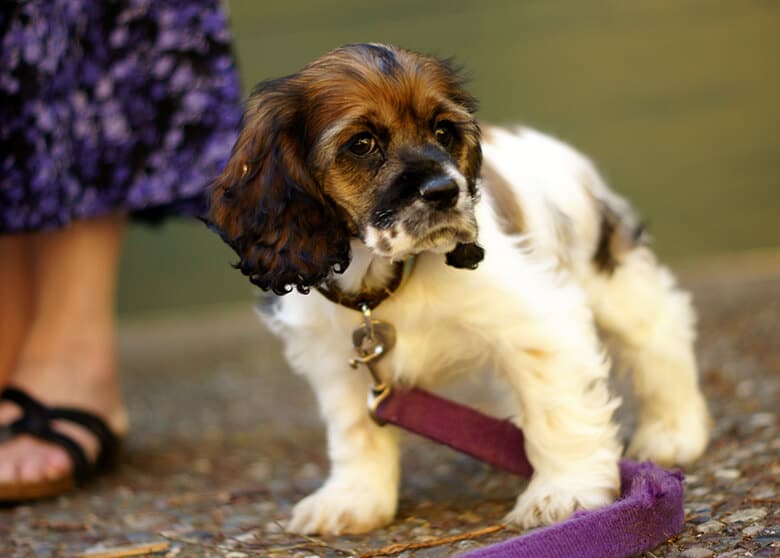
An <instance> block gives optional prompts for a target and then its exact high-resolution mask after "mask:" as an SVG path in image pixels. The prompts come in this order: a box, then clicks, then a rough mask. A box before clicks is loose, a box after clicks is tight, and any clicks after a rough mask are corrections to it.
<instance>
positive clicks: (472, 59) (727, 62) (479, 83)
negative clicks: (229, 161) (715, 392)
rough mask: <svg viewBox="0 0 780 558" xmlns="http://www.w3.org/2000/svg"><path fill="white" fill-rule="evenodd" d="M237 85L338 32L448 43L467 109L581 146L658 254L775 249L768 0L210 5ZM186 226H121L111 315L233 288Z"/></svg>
mask: <svg viewBox="0 0 780 558" xmlns="http://www.w3.org/2000/svg"><path fill="white" fill-rule="evenodd" d="M228 6H229V9H230V16H231V21H232V26H233V33H234V36H235V46H236V52H237V56H238V62H239V65H240V68H241V74H242V79H243V85H244V90H245V91H247V90H249V89H250V88H251V86H252V85H253V84H254V83H256V82H257V81H260V80H261V79H265V78H268V77H275V76H279V75H283V74H288V73H291V72H293V71H295V70H297V69H298V68H300V67H301V66H303V65H304V64H305V63H306V62H308V61H309V60H311V59H313V58H316V57H317V56H319V55H321V54H323V53H324V52H326V51H328V50H330V49H331V48H334V47H336V46H339V45H341V44H344V43H348V42H357V41H379V42H389V43H394V44H397V45H400V46H404V47H407V48H411V49H414V50H420V51H424V52H428V53H433V54H437V55H440V56H443V57H450V56H452V57H455V59H456V60H457V61H458V62H459V63H461V64H462V65H463V66H465V67H466V68H467V70H468V73H469V75H470V76H471V86H470V89H471V91H472V92H473V93H475V94H476V95H477V97H479V99H480V101H481V108H480V113H479V114H480V117H481V118H482V119H483V120H486V121H490V122H495V123H502V122H522V123H525V124H528V125H531V126H534V127H538V128H541V129H543V130H545V131H547V132H550V133H552V134H554V135H556V136H558V137H560V138H562V139H565V140H566V141H569V142H570V143H573V144H574V145H575V146H577V147H578V148H580V149H581V150H583V151H585V152H586V153H587V154H588V155H590V156H591V157H592V158H593V159H594V160H595V161H596V163H597V165H598V166H599V168H600V169H601V171H602V172H603V174H604V175H605V176H606V177H607V179H608V181H609V182H610V183H611V184H612V186H613V187H614V188H615V189H617V190H618V191H620V192H623V193H624V194H626V195H627V196H628V197H629V198H630V199H631V200H632V201H633V202H634V204H635V206H636V207H637V208H638V209H639V211H640V213H641V214H642V215H643V216H644V218H645V220H646V221H647V222H648V223H649V226H650V230H651V232H652V234H653V236H654V238H655V245H656V247H657V249H658V251H659V252H660V253H661V255H662V256H663V257H664V258H666V259H667V260H668V261H670V262H671V263H673V264H674V263H680V262H682V261H684V260H690V259H693V258H701V257H706V256H708V255H711V254H714V253H723V252H730V251H738V250H746V249H751V248H763V247H777V246H780V2H776V1H772V0H764V1H760V0H742V1H704V0H702V1H685V2H676V1H675V2H673V1H668V0H653V1H652V2H620V1H618V0H613V1H606V0H588V1H579V0H571V1H542V0H538V1H519V0H506V1H490V0H473V1H466V0H435V1H432V0H426V1H421V0H414V1H412V0H402V1H387V2H383V1H378V0H374V1H373V2H358V1H356V0H338V1H328V2H311V1H302V0H287V1H285V2H267V1H255V0H233V1H231V2H228ZM234 260H235V258H234V257H233V255H232V253H231V252H230V250H229V249H227V248H226V247H224V246H223V245H222V243H221V241H220V240H219V239H217V238H216V237H215V236H214V235H213V234H212V233H210V232H208V231H207V230H205V228H204V227H203V226H202V225H200V224H199V223H182V222H174V223H170V224H167V225H165V226H163V227H162V228H149V227H143V226H138V225H134V226H132V227H131V228H130V230H129V231H128V234H127V238H126V242H125V250H124V254H123V260H122V272H121V276H120V288H119V310H120V312H121V313H122V314H125V315H126V314H129V313H135V312H144V311H155V310H170V309H177V308H180V307H183V306H195V305H210V304H220V303H226V302H238V301H241V300H246V301H249V300H251V299H252V293H253V287H252V286H251V285H250V284H249V283H248V281H246V280H245V279H244V278H243V277H242V276H241V275H240V273H239V272H237V271H235V270H233V269H231V268H230V266H229V264H230V263H231V262H233V261H234Z"/></svg>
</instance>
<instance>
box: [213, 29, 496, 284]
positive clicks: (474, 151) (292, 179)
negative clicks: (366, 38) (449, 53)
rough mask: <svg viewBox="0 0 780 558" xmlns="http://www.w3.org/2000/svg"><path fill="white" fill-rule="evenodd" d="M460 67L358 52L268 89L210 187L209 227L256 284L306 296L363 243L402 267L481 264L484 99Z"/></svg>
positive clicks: (251, 104) (255, 99) (369, 47)
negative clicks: (414, 260)
mask: <svg viewBox="0 0 780 558" xmlns="http://www.w3.org/2000/svg"><path fill="white" fill-rule="evenodd" d="M462 82H463V80H462V78H461V77H460V76H459V74H458V72H457V71H456V70H454V69H453V68H452V67H451V66H450V65H449V64H448V63H446V62H443V61H441V60H437V59H434V58H431V57H427V56H423V55H420V54H416V53H413V52H410V51H407V50H403V49H399V48H395V47H391V46H385V45H378V44H355V45H347V46H345V47H342V48H339V49H337V50H334V51H332V52H330V53H328V54H326V55H325V56H323V57H322V58H320V59H318V60H315V61H314V62H312V63H311V64H309V65H308V66H306V67H305V68H303V69H302V70H301V71H300V72H298V73H296V74H292V75H289V76H286V77H283V78H279V79H275V80H271V81H266V82H263V83H261V84H260V85H259V86H258V87H257V88H256V89H255V91H254V92H253V93H252V95H251V97H250V99H249V101H248V104H247V109H246V114H245V116H244V122H243V129H242V131H241V133H240V136H239V138H238V140H237V141H236V144H235V146H234V148H233V154H232V156H231V158H230V161H229V162H228V164H227V166H226V168H225V171H224V172H223V174H222V175H221V176H220V177H219V178H218V179H217V180H216V181H215V183H214V186H213V189H212V191H211V210H210V216H209V218H210V220H211V222H212V223H213V225H215V226H216V228H217V229H218V230H219V232H220V234H221V235H222V237H223V239H225V241H226V242H228V243H229V244H230V245H231V246H232V247H233V249H234V250H236V252H237V253H238V255H239V256H240V258H241V261H240V264H239V267H240V269H241V271H242V272H243V273H244V274H246V275H248V276H249V277H250V279H251V280H252V282H253V283H255V284H256V285H258V286H259V287H261V288H263V289H270V290H273V291H274V292H276V293H277V294H282V293H285V292H288V291H289V290H291V288H292V287H296V288H297V289H298V290H300V291H302V292H306V291H307V290H308V288H309V287H310V286H314V285H317V284H319V283H321V282H322V281H323V280H325V279H326V278H327V277H328V275H329V274H330V273H331V272H333V271H336V272H340V271H343V270H344V269H346V267H347V266H348V265H349V259H350V247H349V242H350V239H351V238H352V237H357V238H360V239H361V240H362V241H363V242H364V243H365V244H366V245H367V246H368V247H369V248H370V249H371V250H372V251H374V252H375V253H376V254H378V255H381V256H386V257H389V258H391V259H392V260H395V261H398V260H402V259H404V258H406V257H408V256H410V255H413V254H418V253H420V252H423V251H426V250H428V251H435V252H441V253H447V261H448V263H449V264H450V265H454V266H456V267H475V266H476V264H477V263H478V262H479V261H480V259H481V257H482V251H481V248H479V247H477V246H476V245H475V244H474V243H475V240H476V236H477V225H476V220H475V217H474V202H475V197H476V181H477V176H478V174H479V169H480V164H481V160H482V155H481V151H480V143H479V140H480V137H479V128H478V126H477V123H476V121H475V120H474V112H475V110H476V102H475V100H474V98H473V97H471V96H470V95H469V94H468V93H467V92H466V91H464V89H463V87H462Z"/></svg>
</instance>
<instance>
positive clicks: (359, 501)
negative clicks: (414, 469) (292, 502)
mask: <svg viewBox="0 0 780 558" xmlns="http://www.w3.org/2000/svg"><path fill="white" fill-rule="evenodd" d="M397 504H398V496H397V494H396V491H395V489H394V488H392V487H389V486H380V485H378V481H366V480H363V479H355V478H331V479H329V480H328V481H327V482H326V483H325V484H324V485H323V486H322V487H321V488H320V489H319V490H317V491H316V492H314V493H313V494H310V495H309V496H307V497H306V498H304V499H303V500H301V501H300V502H298V504H297V505H296V506H295V508H294V509H293V514H292V519H291V520H290V523H289V524H288V525H287V530H288V531H289V532H291V533H301V534H315V533H316V534H320V535H343V534H347V533H351V534H355V533H365V532H366V531H370V530H371V529H375V528H377V527H382V526H384V525H387V524H388V523H390V522H391V521H392V520H393V516H395V510H396V506H397Z"/></svg>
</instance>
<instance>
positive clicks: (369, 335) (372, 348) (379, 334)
mask: <svg viewBox="0 0 780 558" xmlns="http://www.w3.org/2000/svg"><path fill="white" fill-rule="evenodd" d="M352 344H353V345H354V347H355V349H356V350H357V352H358V354H360V355H361V356H364V357H365V356H367V355H370V354H372V353H375V352H377V348H378V347H381V349H380V350H379V354H378V355H377V356H379V355H381V354H384V353H386V352H387V351H389V350H390V349H392V348H393V347H395V328H394V327H393V326H392V325H391V324H389V323H387V322H382V321H379V320H371V325H370V327H369V326H368V324H364V325H362V326H360V327H359V328H357V329H356V330H355V331H353V332H352Z"/></svg>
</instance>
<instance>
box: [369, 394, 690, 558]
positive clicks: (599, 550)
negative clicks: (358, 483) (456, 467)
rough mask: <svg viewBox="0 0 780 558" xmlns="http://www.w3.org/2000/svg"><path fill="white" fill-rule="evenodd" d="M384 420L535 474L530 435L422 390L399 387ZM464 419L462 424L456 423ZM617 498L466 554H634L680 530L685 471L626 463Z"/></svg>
mask: <svg viewBox="0 0 780 558" xmlns="http://www.w3.org/2000/svg"><path fill="white" fill-rule="evenodd" d="M377 416H379V418H381V419H382V420H384V421H386V422H388V423H391V424H394V425H396V426H399V427H401V428H404V429H405V430H409V431H410V432H414V433H416V434H419V435H421V436H425V437H426V438H429V439H431V440H434V441H437V442H441V443H443V444H446V445H448V446H449V447H451V448H453V449H456V450H458V451H461V452H463V453H466V454H468V455H471V456H472V457H475V458H477V459H480V460H482V461H485V462H487V463H490V464H492V465H494V466H496V467H498V468H501V469H503V470H505V471H509V472H511V473H515V474H517V475H520V476H530V475H531V473H532V472H533V469H532V468H531V465H530V464H529V463H528V459H527V458H526V456H525V452H524V451H523V434H522V432H521V431H520V430H519V429H518V428H516V427H515V426H514V425H513V424H512V423H510V422H509V421H506V420H498V419H495V418H493V417H489V416H487V415H484V414H482V413H480V412H478V411H476V410H474V409H471V408H469V407H465V406H463V405H460V404H458V403H454V402H452V401H449V400H447V399H443V398H441V397H438V396H436V395H433V394H431V393H428V392H426V391H423V390H420V389H411V390H408V391H402V392H393V393H392V394H391V395H390V396H389V397H388V398H387V399H386V400H385V401H384V402H382V404H381V405H380V406H379V408H378V409H377ZM456 425H457V427H456ZM620 480H621V495H620V499H618V500H617V501H616V502H615V503H613V504H611V505H609V506H606V507H604V508H601V509H598V510H591V511H583V512H578V513H575V514H574V515H573V516H572V517H570V518H569V519H567V520H566V521H563V522H561V523H558V524H556V525H551V526H549V527H544V528H541V529H537V530H535V531H532V532H531V533H529V534H527V535H523V536H520V537H516V538H513V539H510V540H508V541H505V542H502V543H499V544H496V545H492V546H488V547H484V548H481V549H479V550H475V551H473V552H469V553H467V554H464V555H463V557H464V558H628V557H629V556H633V555H635V554H637V553H639V552H642V551H644V550H650V549H653V548H655V547H656V546H658V545H659V544H661V543H663V542H664V541H666V539H668V538H669V537H671V536H672V535H675V534H677V533H679V532H680V530H681V529H682V526H683V523H684V521H685V515H684V511H683V497H684V488H683V475H682V473H681V472H679V471H667V470H665V469H662V468H660V467H658V466H657V465H655V464H654V463H651V462H649V461H648V462H645V463H636V462H634V461H630V460H628V459H624V460H621V462H620Z"/></svg>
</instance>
